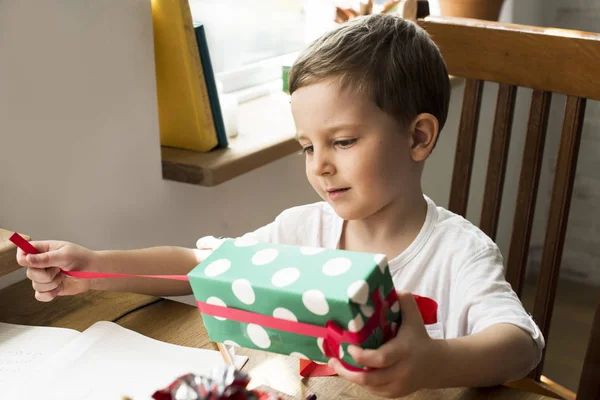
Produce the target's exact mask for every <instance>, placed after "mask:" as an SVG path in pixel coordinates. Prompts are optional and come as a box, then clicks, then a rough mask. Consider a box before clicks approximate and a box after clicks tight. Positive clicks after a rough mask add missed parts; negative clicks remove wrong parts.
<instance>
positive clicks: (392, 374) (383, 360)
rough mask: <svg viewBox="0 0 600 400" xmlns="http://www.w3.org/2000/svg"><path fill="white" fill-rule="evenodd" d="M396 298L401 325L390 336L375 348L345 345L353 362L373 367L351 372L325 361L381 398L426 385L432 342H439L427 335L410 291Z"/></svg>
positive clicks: (431, 366) (432, 359) (433, 350)
mask: <svg viewBox="0 0 600 400" xmlns="http://www.w3.org/2000/svg"><path fill="white" fill-rule="evenodd" d="M398 301H399V303H400V309H401V310H402V325H401V326H400V330H399V331H398V334H397V335H396V337H395V338H394V339H392V340H390V341H389V342H387V343H385V344H384V345H383V346H381V347H380V348H379V349H377V350H365V349H362V348H360V347H357V346H349V347H348V352H349V353H350V355H351V356H352V357H353V358H354V359H355V360H356V362H357V363H359V364H361V365H364V366H365V367H370V368H374V369H373V370H371V371H365V372H352V371H348V370H347V369H345V368H344V367H343V366H342V365H341V364H340V362H339V361H338V360H336V359H331V360H329V366H330V367H331V368H333V369H335V371H336V372H337V373H338V375H340V376H341V377H343V378H345V379H347V380H349V381H351V382H354V383H357V384H359V385H361V386H365V387H366V388H367V389H368V390H369V391H371V392H372V393H374V394H376V395H379V396H383V397H400V396H406V395H408V394H410V393H412V392H415V391H417V390H419V389H422V388H425V387H427V386H428V385H427V382H428V381H429V380H430V379H431V378H432V374H435V371H434V369H435V368H436V367H437V365H436V359H437V356H438V352H437V350H436V349H437V348H438V346H437V343H436V342H441V341H436V340H433V339H431V338H430V337H429V334H428V333H427V330H426V329H425V325H424V324H423V319H422V317H421V313H420V312H419V309H418V307H417V304H416V302H415V300H414V298H413V296H412V295H411V294H410V293H408V292H398Z"/></svg>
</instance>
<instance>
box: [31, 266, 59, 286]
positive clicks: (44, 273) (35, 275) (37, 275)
mask: <svg viewBox="0 0 600 400" xmlns="http://www.w3.org/2000/svg"><path fill="white" fill-rule="evenodd" d="M59 273H60V268H58V267H51V268H27V273H26V275H27V278H29V279H30V280H32V281H33V282H39V283H49V282H52V280H53V279H54V278H55V277H56V275H58V274H59Z"/></svg>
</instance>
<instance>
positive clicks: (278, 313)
mask: <svg viewBox="0 0 600 400" xmlns="http://www.w3.org/2000/svg"><path fill="white" fill-rule="evenodd" d="M273 316H274V317H275V318H279V319H287V320H288V321H294V322H298V318H296V316H295V315H294V313H293V312H291V311H290V310H288V309H287V308H283V307H277V308H276V309H275V310H273Z"/></svg>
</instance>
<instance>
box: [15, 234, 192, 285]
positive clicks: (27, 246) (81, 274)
mask: <svg viewBox="0 0 600 400" xmlns="http://www.w3.org/2000/svg"><path fill="white" fill-rule="evenodd" d="M8 240H10V241H11V242H13V243H14V244H15V245H17V246H18V247H19V248H20V249H21V250H23V251H24V252H25V253H27V254H40V252H39V251H38V249H36V248H35V247H33V245H32V244H31V243H29V242H28V241H27V240H26V239H25V238H24V237H22V236H21V235H19V234H18V233H16V232H15V233H13V234H12V235H11V237H10V238H9V239H8ZM61 272H62V273H63V274H65V275H68V276H72V277H73V278H81V279H93V278H132V277H136V278H137V277H139V278H162V279H170V280H176V281H189V278H188V277H187V275H132V274H111V273H100V272H87V271H65V270H64V269H62V270H61Z"/></svg>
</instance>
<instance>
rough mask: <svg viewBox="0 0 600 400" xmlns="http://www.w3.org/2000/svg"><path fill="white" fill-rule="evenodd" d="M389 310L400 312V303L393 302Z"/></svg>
mask: <svg viewBox="0 0 600 400" xmlns="http://www.w3.org/2000/svg"><path fill="white" fill-rule="evenodd" d="M390 310H392V312H398V311H400V303H398V302H397V301H396V302H394V304H392V306H391V307H390Z"/></svg>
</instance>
